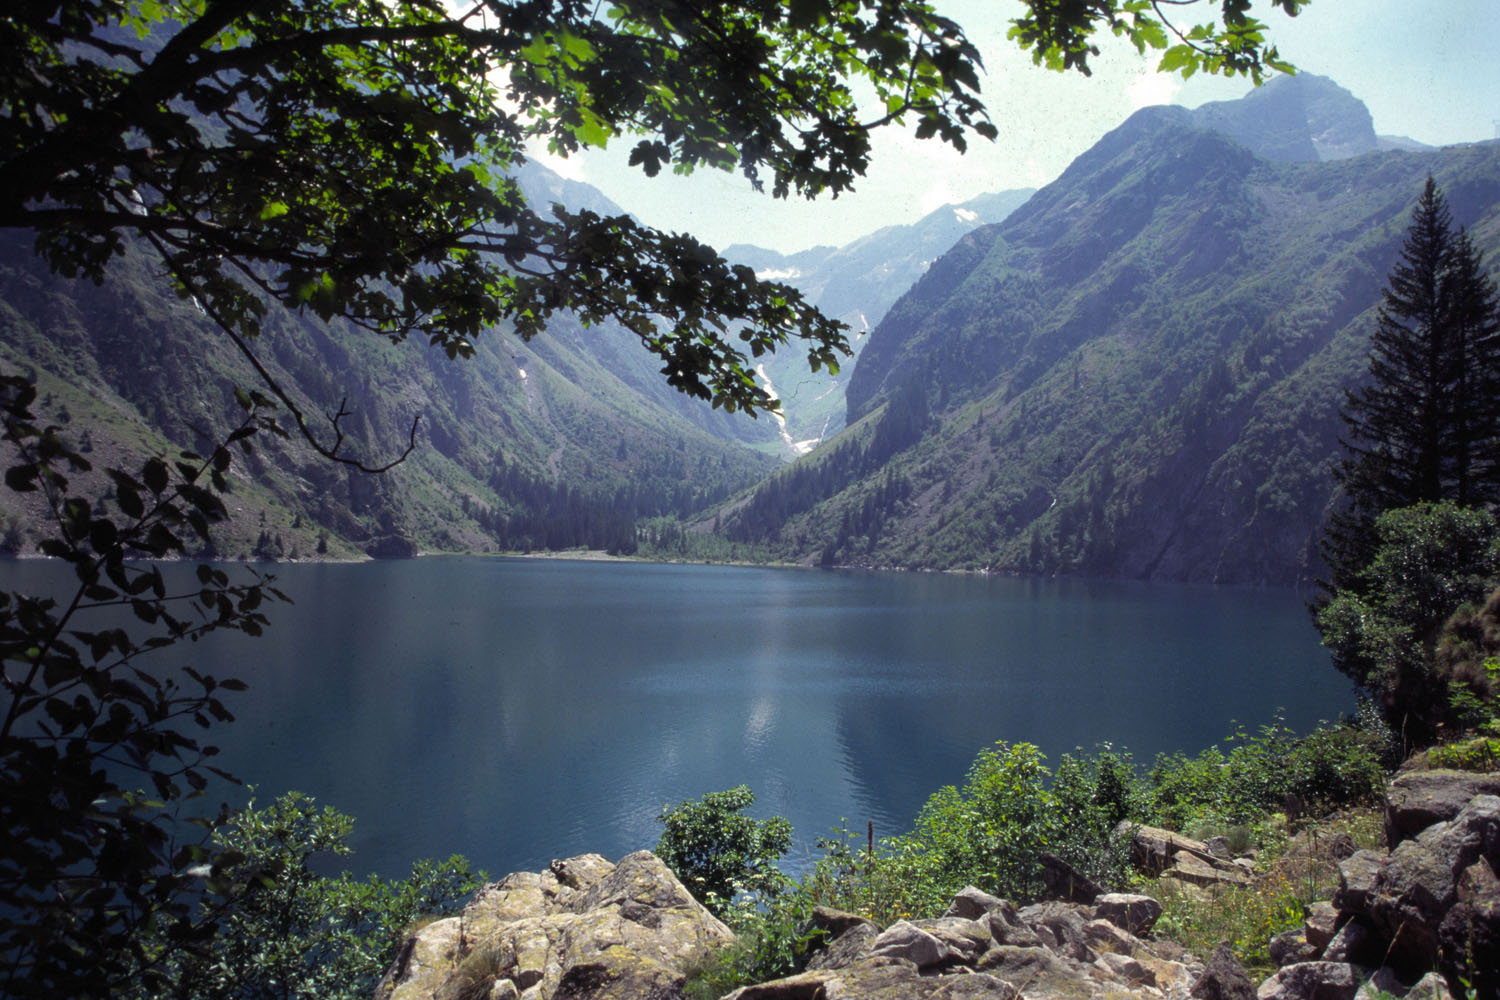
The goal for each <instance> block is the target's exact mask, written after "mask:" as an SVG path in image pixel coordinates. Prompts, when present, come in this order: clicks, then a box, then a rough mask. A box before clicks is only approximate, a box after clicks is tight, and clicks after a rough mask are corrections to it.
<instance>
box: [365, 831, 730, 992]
mask: <svg viewBox="0 0 1500 1000" xmlns="http://www.w3.org/2000/svg"><path fill="white" fill-rule="evenodd" d="M732 940H733V935H732V934H730V932H729V929H728V928H726V927H725V926H724V925H723V924H722V923H720V922H719V921H718V920H717V919H716V918H715V917H714V916H713V914H711V913H709V912H708V910H706V909H704V908H703V906H702V905H700V904H699V903H698V902H697V901H696V900H694V899H693V898H692V896H691V895H690V894H689V893H688V891H687V890H686V889H685V888H683V886H682V883H681V882H679V881H678V880H677V877H676V876H675V875H673V874H672V872H671V871H670V870H669V869H668V868H667V867H666V865H664V864H662V862H661V861H660V860H659V859H658V858H657V857H656V856H655V855H653V854H650V853H649V852H646V851H638V852H636V853H635V854H631V855H627V856H626V857H624V858H622V859H621V860H620V862H619V864H617V865H612V864H610V863H609V862H608V861H605V860H604V859H603V858H600V857H599V856H598V855H583V856H580V857H578V858H570V859H568V860H567V861H559V862H554V863H553V865H552V867H551V869H550V870H549V871H546V872H540V873H517V874H514V875H510V876H507V877H506V878H505V879H503V880H501V881H500V882H497V883H495V884H493V885H490V886H486V887H485V888H484V889H482V890H481V891H480V892H479V893H477V894H476V895H475V897H474V898H473V899H472V900H471V901H470V902H469V904H468V906H466V907H465V908H464V912H463V914H462V915H461V916H459V917H453V918H449V919H448V920H442V921H437V922H436V923H435V924H431V925H429V926H427V927H425V928H422V929H421V930H420V931H418V932H417V933H416V934H414V935H412V937H411V938H410V939H408V941H407V942H406V943H405V945H404V946H403V947H402V949H401V953H400V955H399V956H398V958H397V961H396V962H395V963H394V965H393V966H392V968H391V969H390V970H389V971H388V972H387V973H386V976H385V978H384V979H383V980H382V981H381V983H380V985H379V987H378V988H377V989H376V992H375V998H376V1000H433V998H438V997H445V998H446V997H451V996H460V995H462V996H476V995H477V996H486V997H500V996H525V997H528V998H530V997H536V998H538V1000H606V998H608V1000H635V998H639V1000H647V998H650V1000H658V998H666V997H675V996H677V995H678V994H680V991H681V986H682V983H683V981H684V979H685V976H684V974H683V969H684V968H686V967H687V966H688V965H689V964H691V963H692V962H693V961H695V960H696V959H698V958H699V957H700V956H701V955H702V954H704V953H705V952H706V951H708V950H710V949H712V948H716V947H719V946H722V945H724V944H727V943H728V942H730V941H732Z"/></svg>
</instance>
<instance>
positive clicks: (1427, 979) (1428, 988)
mask: <svg viewBox="0 0 1500 1000" xmlns="http://www.w3.org/2000/svg"><path fill="white" fill-rule="evenodd" d="M1476 995H1477V996H1479V997H1480V998H1481V1000H1487V998H1485V997H1484V995H1483V994H1478V993H1476ZM1489 996H1490V997H1493V996H1494V994H1493V993H1491V994H1490V995H1489ZM1406 1000H1453V994H1452V992H1450V991H1449V989H1448V984H1447V983H1445V982H1443V977H1442V976H1440V975H1438V974H1437V973H1436V972H1429V973H1427V975H1425V976H1423V977H1422V978H1421V979H1418V980H1417V982H1416V985H1414V986H1413V987H1412V988H1411V989H1409V990H1407V991H1406Z"/></svg>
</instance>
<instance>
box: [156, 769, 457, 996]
mask: <svg viewBox="0 0 1500 1000" xmlns="http://www.w3.org/2000/svg"><path fill="white" fill-rule="evenodd" d="M352 828H353V820H351V819H350V818H349V817H348V816H345V815H343V814H341V813H339V812H337V811H335V810H333V809H330V808H326V807H325V808H322V809H319V808H317V806H316V804H315V803H314V802H313V800H312V799H310V798H308V797H306V796H304V795H301V794H299V793H297V792H291V793H289V794H287V795H283V796H282V797H281V798H279V799H277V800H276V801H275V802H274V803H272V804H271V805H270V806H268V807H266V808H264V809H256V808H255V804H254V803H253V802H252V803H251V804H250V805H249V806H248V807H246V809H245V810H244V811H243V812H240V813H238V814H237V815H235V816H234V817H233V818H232V819H231V820H230V821H229V823H228V824H227V825H225V826H222V827H220V828H219V830H218V831H217V832H216V833H215V836H214V839H215V847H216V849H217V851H218V852H219V856H220V857H221V858H222V859H224V861H223V863H224V864H226V865H227V869H226V874H225V877H226V878H227V880H228V882H229V884H230V886H231V888H230V890H229V891H228V892H227V894H226V895H225V896H224V897H223V898H222V899H216V898H205V900H204V902H203V905H204V907H205V908H214V909H219V908H221V912H220V916H219V931H218V933H217V935H215V936H214V937H213V938H212V939H210V940H209V941H207V942H206V943H201V944H200V945H198V946H197V947H195V948H193V949H190V950H183V949H174V950H172V951H170V952H168V955H169V958H168V961H167V963H166V967H167V975H166V980H167V982H168V983H169V984H170V986H169V987H167V988H155V989H153V990H152V991H151V993H150V994H149V995H150V996H151V997H153V998H160V997H183V998H187V997H191V998H193V1000H230V998H233V1000H292V998H296V1000H314V998H316V1000H364V998H367V997H369V996H370V994H371V993H372V992H373V991H374V989H375V984H376V983H377V982H378V981H379V980H380V977H381V976H382V975H383V974H384V973H385V970H386V969H387V968H389V967H390V964H391V962H392V961H393V960H394V959H395V957H396V952H397V950H398V949H399V948H400V946H401V943H402V941H403V939H404V938H405V936H406V934H407V933H408V932H409V930H410V929H411V928H412V926H413V925H414V924H416V923H417V922H418V921H420V920H422V919H426V918H430V917H432V916H441V915H443V914H445V913H449V912H452V911H454V910H456V909H457V908H458V907H459V906H461V905H462V902H463V900H464V898H465V897H467V896H468V895H470V894H471V893H472V892H473V891H474V890H475V889H476V888H478V886H479V885H480V884H481V882H482V875H475V874H471V873H470V871H469V863H468V862H467V861H465V860H464V859H463V858H460V857H456V856H455V857H452V858H449V859H448V860H447V861H443V862H434V861H419V862H418V863H417V864H416V865H414V866H413V868H412V874H411V876H410V877H408V878H406V879H403V880H400V881H386V880H384V879H380V878H376V877H371V878H369V879H366V880H364V881H358V880H356V879H354V878H353V876H351V875H349V874H348V873H344V874H341V875H338V876H336V877H330V876H326V875H321V874H319V873H318V871H317V869H318V868H319V867H321V857H320V856H328V855H331V856H334V857H342V856H345V855H347V854H349V853H350V848H349V847H348V845H347V844H346V843H345V841H346V840H347V838H348V836H349V833H350V831H351V829H352ZM167 943H168V942H167V941H166V940H165V939H164V940H161V941H159V942H157V945H158V947H160V948H163V950H164V946H165V945H166V944H167ZM147 947H148V950H150V945H149V944H148V946H147ZM142 1000H144V998H142Z"/></svg>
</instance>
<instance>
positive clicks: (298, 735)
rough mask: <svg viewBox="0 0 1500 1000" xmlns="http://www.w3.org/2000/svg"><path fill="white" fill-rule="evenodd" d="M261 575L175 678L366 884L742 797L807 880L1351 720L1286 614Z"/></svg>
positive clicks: (443, 570) (1026, 595)
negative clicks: (987, 778) (333, 837)
mask: <svg viewBox="0 0 1500 1000" xmlns="http://www.w3.org/2000/svg"><path fill="white" fill-rule="evenodd" d="M183 569H184V570H185V569H186V568H185V567H184V568H183ZM273 571H274V572H275V573H277V574H278V577H279V585H281V586H282V587H283V589H285V590H286V591H287V592H288V593H289V594H290V595H291V596H292V597H293V598H294V599H295V601H296V604H295V605H294V606H275V607H273V608H272V609H271V615H272V627H271V628H270V629H269V630H268V632H267V633H266V635H265V636H263V637H261V638H255V639H252V638H248V637H244V636H240V635H228V636H225V637H223V638H222V639H215V640H213V641H212V642H205V643H199V644H196V645H194V646H191V647H183V648H180V649H173V650H171V651H169V652H168V653H166V654H164V656H165V657H166V659H164V660H163V661H162V665H167V664H169V663H170V664H172V665H174V666H175V665H177V664H194V665H196V666H198V667H199V668H200V669H204V670H206V671H209V672H212V673H214V674H216V675H218V676H221V677H222V676H234V677H239V678H241V679H243V680H245V681H247V682H248V683H249V684H250V685H251V688H250V691H249V692H247V693H245V694H242V695H237V696H234V699H233V701H232V702H231V704H230V707H231V709H232V710H233V711H234V712H235V713H236V715H237V716H238V720H237V721H236V722H235V723H233V724H232V725H228V726H224V727H220V728H219V729H217V730H215V732H214V741H215V742H217V743H218V744H219V745H220V746H221V747H222V748H223V751H224V752H223V755H222V757H221V759H220V764H221V766H224V767H226V768H227V769H229V770H230V771H232V772H234V773H235V774H237V775H239V776H240V777H242V778H243V779H245V780H246V781H247V782H251V783H254V784H256V785H258V786H259V790H260V791H259V797H260V799H261V800H263V801H264V800H266V799H268V798H270V797H272V796H273V795H274V794H276V793H279V792H281V791H283V790H286V789H292V788H296V789H301V790H302V791H305V792H308V793H310V794H312V795H314V796H316V797H317V798H318V799H319V800H320V801H322V802H324V803H327V804H330V805H334V806H336V807H337V808H339V809H341V810H343V811H345V812H348V813H351V814H352V815H354V816H355V817H356V818H357V824H356V827H355V835H354V838H353V843H354V846H355V848H356V853H355V855H354V856H353V857H352V858H351V859H349V863H350V867H351V868H353V869H354V870H356V871H357V872H361V873H362V872H369V871H376V872H380V873H382V874H388V875H397V874H404V872H405V871H406V870H407V868H408V867H409V865H410V862H411V861H412V860H414V859H416V858H418V857H431V856H446V855H448V854H451V853H461V854H466V855H468V856H469V857H470V858H471V859H472V860H473V861H474V862H475V863H476V864H478V865H481V866H483V867H486V868H488V869H489V870H490V871H492V872H496V873H500V872H506V871H513V870H518V869H532V870H535V869H538V868H540V867H542V866H544V865H545V864H546V863H547V862H548V860H550V859H551V858H556V857H566V856H568V855H571V854H577V853H581V852H584V851H597V852H600V853H602V854H605V855H607V856H610V857H618V856H619V855H621V854H624V853H626V852H628V851H631V850H635V849H637V848H640V847H650V846H652V845H654V843H655V841H656V838H657V836H658V834H659V828H658V825H657V823H656V820H655V817H656V815H657V813H658V812H659V811H660V809H661V807H662V806H663V805H664V804H668V803H676V802H678V801H681V800H683V799H686V798H691V797H697V796H699V795H701V794H703V793H705V792H709V791H715V790H718V789H723V788H727V787H730V786H732V785H736V784H740V783H746V784H749V785H750V787H751V788H752V789H753V790H754V792H755V794H756V796H757V799H758V801H757V803H756V806H755V809H754V810H753V811H754V812H755V813H756V814H757V815H762V816H765V815H771V814H773V813H776V814H781V815H784V816H786V817H788V818H789V819H790V820H791V821H792V823H793V825H794V827H795V828H796V831H797V834H798V843H799V846H798V848H797V851H798V853H799V857H800V859H801V861H802V862H805V860H806V858H807V857H808V856H810V852H811V846H810V845H811V844H812V841H813V840H814V839H815V838H816V837H817V836H819V835H821V834H823V833H826V832H827V831H828V829H829V828H830V827H831V826H833V825H834V824H835V823H837V822H838V821H839V820H840V819H841V818H846V819H848V821H849V823H850V826H851V828H857V829H858V830H860V831H863V830H864V826H865V822H866V820H873V821H874V823H875V828H876V833H877V835H879V834H882V833H886V834H888V833H897V832H900V831H901V830H903V829H905V828H906V827H908V826H909V825H910V822H911V820H912V818H913V816H914V815H915V814H916V811H917V810H918V809H919V808H920V807H921V805H922V803H923V801H925V799H926V797H927V796H928V795H929V794H931V792H933V791H934V790H935V789H937V788H938V787H939V786H941V785H944V784H951V783H957V782H960V781H962V779H963V776H964V772H965V771H966V769H967V768H968V765H969V763H970V762H971V761H972V760H973V758H974V755H975V754H976V753H977V752H978V751H979V750H980V749H982V748H983V747H985V746H988V745H990V744H992V743H994V742H995V741H996V740H1007V741H1012V742H1015V741H1029V742H1032V743H1036V744H1037V745H1039V746H1040V747H1041V748H1042V750H1043V751H1044V752H1045V753H1046V754H1047V755H1048V756H1049V758H1051V759H1053V760H1056V758H1057V755H1058V754H1060V753H1063V752H1067V751H1069V750H1071V749H1072V748H1074V747H1079V746H1082V747H1092V746H1093V745H1095V744H1097V743H1100V742H1110V743H1113V744H1114V745H1115V746H1117V747H1125V748H1128V749H1130V750H1132V751H1133V752H1134V753H1135V755H1136V758H1137V760H1140V761H1149V760H1150V759H1151V758H1152V757H1153V756H1154V755H1155V754H1157V753H1159V752H1170V751H1174V750H1185V751H1197V750H1199V749H1202V748H1203V747H1205V746H1208V745H1210V744H1213V743H1215V742H1219V741H1222V739H1223V738H1224V737H1225V736H1226V735H1227V734H1228V733H1229V732H1230V731H1231V730H1232V728H1233V722H1234V721H1235V720H1238V722H1240V723H1242V724H1245V725H1248V726H1251V727H1255V726H1259V725H1260V724H1262V723H1264V722H1267V721H1269V720H1270V719H1272V717H1273V716H1274V715H1275V714H1276V713H1277V711H1278V710H1279V709H1280V710H1284V714H1285V717H1286V720H1287V722H1288V723H1289V724H1290V725H1292V726H1293V727H1295V728H1299V729H1305V728H1308V727H1311V726H1312V725H1314V724H1315V723H1316V722H1317V721H1318V720H1320V719H1330V718H1333V717H1335V716H1337V715H1338V714H1339V713H1340V712H1341V711H1347V710H1349V709H1350V708H1352V705H1353V703H1352V696H1351V694H1350V692H1349V690H1348V687H1347V685H1346V684H1345V682H1344V681H1343V679H1342V678H1341V677H1340V676H1339V675H1338V674H1337V673H1336V672H1335V671H1334V670H1333V669H1332V667H1331V666H1329V663H1328V658H1327V654H1326V653H1325V652H1324V651H1323V650H1322V649H1321V648H1320V647H1319V645H1318V642H1317V636H1316V633H1315V632H1314V631H1313V629H1312V628H1311V626H1310V625H1309V623H1308V619H1307V615H1306V612H1305V611H1304V610H1303V607H1302V598H1301V597H1300V596H1299V595H1297V594H1294V593H1290V592H1285V591H1257V590H1242V589H1220V588H1204V587H1185V586H1173V585H1159V584H1151V585H1145V584H1111V583H1091V582H1079V581H1055V580H1016V579H994V578H975V577H956V576H938V575H913V574H873V573H869V574H852V573H828V572H815V571H795V570H761V569H742V568H728V567H702V566H659V565H646V564H634V563H590V562H566V561H543V560H521V559H517V560H509V559H481V558H473V559H465V558H453V559H446V558H444V559H421V560H417V561H414V562H384V563H366V564H359V565H302V566H281V567H276V568H274V570H273ZM39 572H43V573H44V572H46V571H45V570H42V569H39V568H38V567H37V566H36V564H22V565H17V564H10V565H8V566H5V567H4V569H3V576H0V582H5V581H9V580H14V578H15V577H16V575H17V574H30V575H32V576H35V575H36V574H37V573H39ZM7 585H9V586H15V585H17V584H16V583H15V582H11V583H8V584H7ZM227 797H229V798H230V800H231V801H234V800H235V792H234V790H232V789H231V790H230V791H229V792H228V793H227ZM798 863H799V862H798V861H794V866H796V865H797V864H798Z"/></svg>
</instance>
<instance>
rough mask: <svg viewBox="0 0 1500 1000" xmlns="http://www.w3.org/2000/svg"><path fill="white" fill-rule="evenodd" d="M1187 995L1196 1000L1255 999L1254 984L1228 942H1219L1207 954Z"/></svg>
mask: <svg viewBox="0 0 1500 1000" xmlns="http://www.w3.org/2000/svg"><path fill="white" fill-rule="evenodd" d="M1188 996H1190V997H1194V998H1196V1000H1255V984H1254V983H1252V982H1251V981H1250V977H1249V975H1247V974H1246V972H1245V968H1244V966H1242V965H1240V962H1239V959H1237V958H1235V957H1234V952H1233V951H1232V950H1230V947H1229V945H1228V943H1227V942H1221V943H1220V945H1219V946H1218V947H1217V948H1215V949H1214V953H1213V954H1212V955H1210V956H1209V959H1208V963H1207V964H1206V965H1204V967H1203V973H1202V975H1200V976H1199V977H1198V978H1197V979H1195V980H1194V981H1193V985H1192V986H1191V987H1190V988H1189V989H1188Z"/></svg>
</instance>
